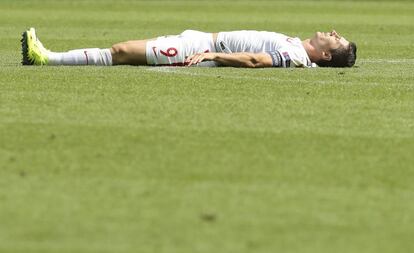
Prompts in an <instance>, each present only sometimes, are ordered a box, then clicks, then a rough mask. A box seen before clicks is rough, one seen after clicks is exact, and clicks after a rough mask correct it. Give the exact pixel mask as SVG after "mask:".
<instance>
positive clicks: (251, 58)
mask: <svg viewBox="0 0 414 253" xmlns="http://www.w3.org/2000/svg"><path fill="white" fill-rule="evenodd" d="M186 61H187V62H188V66H191V65H193V64H197V63H200V62H203V61H215V62H217V63H219V64H221V65H224V66H231V67H241V68H266V67H272V66H273V61H272V57H271V56H270V55H269V54H267V53H231V54H225V53H199V54H194V55H191V56H189V57H188V58H187V60H186Z"/></svg>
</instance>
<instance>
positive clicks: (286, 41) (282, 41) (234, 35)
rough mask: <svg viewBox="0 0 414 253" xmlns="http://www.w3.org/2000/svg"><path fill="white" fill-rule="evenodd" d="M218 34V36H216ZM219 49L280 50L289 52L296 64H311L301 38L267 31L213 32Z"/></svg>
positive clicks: (285, 52)
mask: <svg viewBox="0 0 414 253" xmlns="http://www.w3.org/2000/svg"><path fill="white" fill-rule="evenodd" d="M215 35H216V36H215ZM213 37H215V45H216V49H217V51H219V52H220V51H221V52H224V53H236V52H249V53H261V52H272V51H279V52H280V53H282V54H288V55H289V58H291V59H292V63H294V64H293V65H295V66H309V65H310V64H311V63H310V60H309V57H308V55H307V53H306V51H305V49H304V47H303V45H302V41H301V40H300V39H299V38H291V37H289V36H286V35H284V34H281V33H276V32H266V31H250V30H244V31H232V32H220V33H218V34H213Z"/></svg>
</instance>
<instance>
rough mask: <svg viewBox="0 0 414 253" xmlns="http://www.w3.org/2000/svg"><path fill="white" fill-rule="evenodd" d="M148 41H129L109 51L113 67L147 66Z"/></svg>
mask: <svg viewBox="0 0 414 253" xmlns="http://www.w3.org/2000/svg"><path fill="white" fill-rule="evenodd" d="M148 41H149V40H131V41H127V42H121V43H117V44H115V45H113V46H112V47H111V49H110V51H111V55H112V64H113V65H147V57H146V47H147V42H148Z"/></svg>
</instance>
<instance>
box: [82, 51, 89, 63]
mask: <svg viewBox="0 0 414 253" xmlns="http://www.w3.org/2000/svg"><path fill="white" fill-rule="evenodd" d="M83 53H84V54H85V57H86V65H89V59H88V51H83Z"/></svg>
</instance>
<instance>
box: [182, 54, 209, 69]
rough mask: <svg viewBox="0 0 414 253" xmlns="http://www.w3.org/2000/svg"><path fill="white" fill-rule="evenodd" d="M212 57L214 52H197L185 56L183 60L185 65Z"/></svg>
mask: <svg viewBox="0 0 414 253" xmlns="http://www.w3.org/2000/svg"><path fill="white" fill-rule="evenodd" d="M213 59H214V53H197V54H193V55H190V56H188V57H187V59H186V60H185V62H186V64H187V66H191V65H195V64H198V63H200V62H203V61H211V60H213Z"/></svg>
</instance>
